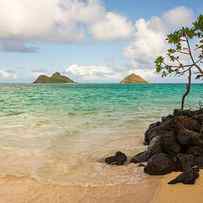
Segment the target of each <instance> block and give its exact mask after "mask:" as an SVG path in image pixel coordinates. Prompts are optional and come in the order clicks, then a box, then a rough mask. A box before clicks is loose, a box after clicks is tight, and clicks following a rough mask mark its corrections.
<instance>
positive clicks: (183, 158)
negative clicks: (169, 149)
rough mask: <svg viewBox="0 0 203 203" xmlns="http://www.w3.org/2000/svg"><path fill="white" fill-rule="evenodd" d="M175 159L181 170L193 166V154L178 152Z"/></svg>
mask: <svg viewBox="0 0 203 203" xmlns="http://www.w3.org/2000/svg"><path fill="white" fill-rule="evenodd" d="M177 160H178V161H179V164H180V168H181V170H182V171H186V170H188V169H190V168H192V167H193V166H194V156H193V155H191V154H178V155H177Z"/></svg>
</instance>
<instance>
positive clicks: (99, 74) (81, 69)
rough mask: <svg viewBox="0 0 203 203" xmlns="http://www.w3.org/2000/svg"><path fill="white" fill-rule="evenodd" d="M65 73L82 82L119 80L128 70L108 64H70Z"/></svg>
mask: <svg viewBox="0 0 203 203" xmlns="http://www.w3.org/2000/svg"><path fill="white" fill-rule="evenodd" d="M66 73H67V74H68V75H69V76H70V77H72V78H74V79H75V80H78V81H82V82H111V81H120V80H121V79H122V78H123V77H124V76H126V74H127V73H129V70H128V69H127V68H125V67H124V68H120V67H113V66H109V65H79V64H72V65H70V66H69V67H68V68H67V70H66Z"/></svg>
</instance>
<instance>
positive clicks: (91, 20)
mask: <svg viewBox="0 0 203 203" xmlns="http://www.w3.org/2000/svg"><path fill="white" fill-rule="evenodd" d="M131 29H132V28H131V24H130V22H128V20H127V19H126V18H125V17H123V16H121V15H119V14H116V13H113V12H109V11H107V10H106V8H105V7H104V5H103V4H101V3H100V1H99V0H43V1H41V0H35V1H33V0H12V3H11V2H10V1H8V0H1V1H0V39H1V40H5V39H6V40H19V41H20V42H21V43H22V42H24V43H25V42H27V41H28V42H30V41H31V42H33V41H34V42H35V41H55V42H66V43H69V42H75V41H80V40H82V39H84V38H85V36H86V35H87V33H89V34H90V35H91V36H92V37H93V38H95V39H99V40H100V39H102V40H112V39H124V38H127V37H129V34H130V32H131ZM112 30H113V32H112ZM11 43H13V41H11ZM24 46H25V45H24ZM20 48H22V46H21V47H20ZM14 49H16V46H15V47H14ZM10 50H11V46H10ZM28 51H29V50H28Z"/></svg>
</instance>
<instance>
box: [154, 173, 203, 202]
mask: <svg viewBox="0 0 203 203" xmlns="http://www.w3.org/2000/svg"><path fill="white" fill-rule="evenodd" d="M178 174H179V173H171V174H169V175H167V176H164V177H163V178H162V179H161V181H160V185H159V188H158V190H157V191H156V193H155V195H154V198H153V201H152V203H183V202H184V203H202V202H203V171H201V172H200V177H199V179H197V181H196V183H195V185H184V184H181V183H180V184H176V185H168V184H167V183H168V182H169V181H170V180H172V179H173V178H175V177H176V176H177V175H178Z"/></svg>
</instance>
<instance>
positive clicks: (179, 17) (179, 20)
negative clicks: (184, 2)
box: [163, 6, 193, 26]
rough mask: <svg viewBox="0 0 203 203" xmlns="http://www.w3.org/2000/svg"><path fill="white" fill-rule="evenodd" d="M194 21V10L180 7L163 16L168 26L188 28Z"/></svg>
mask: <svg viewBox="0 0 203 203" xmlns="http://www.w3.org/2000/svg"><path fill="white" fill-rule="evenodd" d="M192 19H193V12H192V10H191V9H189V8H186V7H184V6H179V7H177V8H175V9H172V10H169V11H168V12H166V13H165V14H164V15H163V20H164V21H165V22H166V23H167V25H168V26H177V25H181V26H187V25H189V24H190V23H191V20H192Z"/></svg>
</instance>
